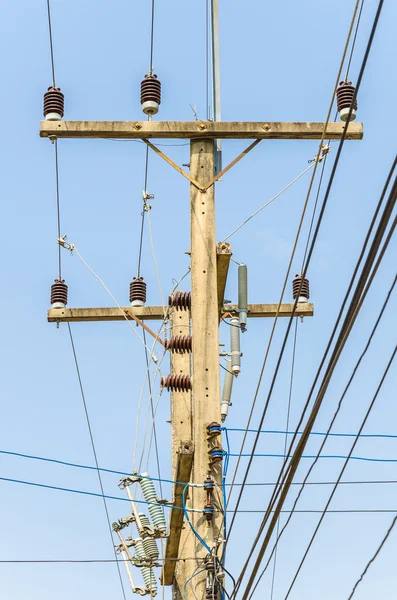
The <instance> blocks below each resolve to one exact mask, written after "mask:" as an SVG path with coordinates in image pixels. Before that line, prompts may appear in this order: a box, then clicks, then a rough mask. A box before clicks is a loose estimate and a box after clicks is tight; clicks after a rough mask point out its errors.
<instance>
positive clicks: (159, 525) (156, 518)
mask: <svg viewBox="0 0 397 600" xmlns="http://www.w3.org/2000/svg"><path fill="white" fill-rule="evenodd" d="M139 483H140V486H141V489H142V492H143V496H144V498H145V500H146V502H148V503H149V506H148V510H149V514H150V516H151V518H152V523H153V526H154V529H155V530H156V529H157V530H158V531H160V532H161V533H163V534H164V533H165V532H166V530H167V524H166V522H165V518H164V513H163V509H162V508H161V506H160V505H159V504H158V498H157V494H156V489H155V487H154V483H153V481H152V480H151V479H150V478H149V475H148V473H142V479H140V480H139ZM142 524H143V523H142Z"/></svg>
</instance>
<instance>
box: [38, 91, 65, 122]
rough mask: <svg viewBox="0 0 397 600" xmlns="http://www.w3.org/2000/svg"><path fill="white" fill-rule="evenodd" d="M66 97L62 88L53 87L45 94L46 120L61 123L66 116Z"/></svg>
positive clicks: (44, 111)
mask: <svg viewBox="0 0 397 600" xmlns="http://www.w3.org/2000/svg"><path fill="white" fill-rule="evenodd" d="M64 108H65V97H64V95H63V94H62V92H61V88H56V87H54V86H53V85H51V86H50V87H49V88H48V90H47V91H46V93H45V94H44V110H43V113H44V118H45V119H46V121H60V120H61V119H62V117H63V115H64Z"/></svg>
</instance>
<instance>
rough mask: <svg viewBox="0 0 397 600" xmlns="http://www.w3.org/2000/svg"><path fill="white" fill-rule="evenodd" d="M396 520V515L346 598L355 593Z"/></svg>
mask: <svg viewBox="0 0 397 600" xmlns="http://www.w3.org/2000/svg"><path fill="white" fill-rule="evenodd" d="M396 521H397V515H396V516H395V517H394V519H393V521H392V523H391V525H390V527H389V529H388V530H387V532H386V535H385V536H384V538H383V539H382V541H381V543H380V544H379V546H378V547H377V549H376V552H375V554H374V555H373V556H372V558H371V559H370V560H369V561H368V563H367V565H366V567H365V569H364V571H363V572H362V573H361V575H360V577H359V579H358V580H357V581H356V583H355V584H354V587H353V589H352V591H351V593H350V596H349V597H348V599H347V600H351V599H352V598H353V596H354V594H355V593H356V590H357V588H358V586H359V585H360V583H361V582H362V580H363V579H364V577H365V575H366V574H367V572H368V569H369V567H370V566H371V565H372V563H373V562H374V561H375V560H376V559H377V557H378V556H379V553H380V551H381V550H382V548H383V546H384V545H385V543H386V541H387V538H388V537H389V535H390V534H391V532H392V531H393V529H394V526H395V524H396Z"/></svg>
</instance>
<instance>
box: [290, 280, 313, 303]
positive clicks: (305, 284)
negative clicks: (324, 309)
mask: <svg viewBox="0 0 397 600" xmlns="http://www.w3.org/2000/svg"><path fill="white" fill-rule="evenodd" d="M302 279H303V281H302ZM299 288H300V291H299ZM292 297H293V299H294V300H296V298H298V302H308V301H309V298H310V293H309V280H308V279H306V277H305V278H302V275H299V274H298V275H296V276H295V279H294V280H293V282H292Z"/></svg>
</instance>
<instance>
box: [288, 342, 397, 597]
mask: <svg viewBox="0 0 397 600" xmlns="http://www.w3.org/2000/svg"><path fill="white" fill-rule="evenodd" d="M396 353H397V346H395V348H394V351H393V352H392V355H391V357H390V359H389V362H388V363H387V366H386V369H385V370H384V372H383V375H382V378H381V380H380V382H379V385H378V387H377V389H376V392H375V394H374V396H373V398H372V400H371V403H370V405H369V407H368V410H367V412H366V414H365V417H364V419H363V421H362V423H361V426H360V429H359V431H358V433H357V436H356V437H355V439H354V442H353V444H352V446H351V448H350V451H349V454H348V456H347V458H346V460H345V462H344V464H343V467H342V469H341V472H340V474H339V477H338V479H337V481H336V483H335V485H334V488H333V490H332V492H331V494H330V496H329V498H328V501H327V504H326V505H325V508H324V510H323V512H322V515H321V517H320V520H319V522H318V524H317V526H316V529H315V530H314V533H313V535H312V537H311V539H310V542H309V544H308V546H307V548H306V551H305V553H304V555H303V558H302V560H301V562H300V564H299V567H298V569H297V571H296V573H295V575H294V578H293V580H292V583H291V585H290V587H289V589H288V592H287V594H286V596H285V598H284V600H287V598H288V596H289V595H290V592H291V590H292V588H293V586H294V584H295V581H296V579H297V577H298V575H299V573H300V570H301V568H302V565H303V563H304V562H305V559H306V557H307V555H308V553H309V550H310V548H311V547H312V544H313V541H314V538H315V537H316V535H317V532H318V530H319V529H320V526H321V523H322V522H323V520H324V517H325V514H326V512H327V508H328V506H329V505H330V503H331V501H332V498H333V497H334V494H335V492H336V489H337V487H338V484H339V481H340V480H341V479H342V476H343V473H344V472H345V469H346V467H347V464H348V462H349V459H350V457H351V455H352V454H353V452H354V448H355V447H356V444H357V442H358V440H359V438H360V433H361V432H362V430H363V429H364V426H365V424H366V422H367V420H368V417H369V415H370V414H371V411H372V408H373V406H374V404H375V402H376V399H377V397H378V394H379V392H380V390H381V388H382V385H383V382H384V380H385V379H386V376H387V374H388V372H389V369H390V367H391V364H392V362H393V360H394V357H395V356H396Z"/></svg>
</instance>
